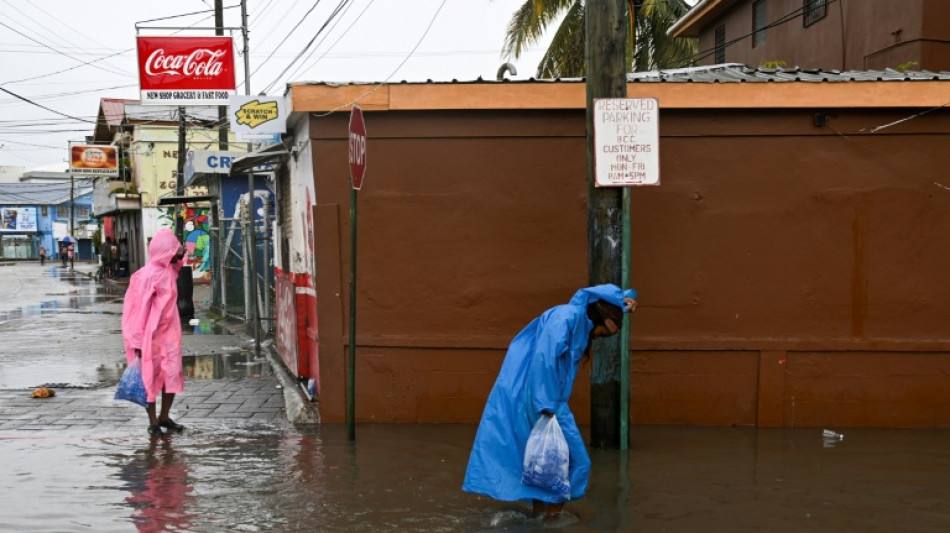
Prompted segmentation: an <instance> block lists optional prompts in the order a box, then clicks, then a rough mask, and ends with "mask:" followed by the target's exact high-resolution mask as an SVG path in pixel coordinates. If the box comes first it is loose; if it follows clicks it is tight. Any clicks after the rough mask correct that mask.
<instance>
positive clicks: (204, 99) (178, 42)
mask: <svg viewBox="0 0 950 533" xmlns="http://www.w3.org/2000/svg"><path fill="white" fill-rule="evenodd" d="M137 43H138V59H139V90H140V93H141V96H140V98H141V103H143V104H156V105H228V99H229V98H231V96H232V95H234V93H235V87H236V85H235V73H234V40H233V39H232V38H231V37H142V36H140V37H138V38H137Z"/></svg>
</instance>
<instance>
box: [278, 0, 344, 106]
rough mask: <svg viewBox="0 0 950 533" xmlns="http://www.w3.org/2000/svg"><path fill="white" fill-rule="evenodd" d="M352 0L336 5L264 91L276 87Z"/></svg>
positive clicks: (341, 0)
mask: <svg viewBox="0 0 950 533" xmlns="http://www.w3.org/2000/svg"><path fill="white" fill-rule="evenodd" d="M350 1H351V0H340V2H339V3H338V4H337V5H336V7H335V8H334V9H333V11H332V12H331V13H330V15H329V17H328V18H327V20H326V22H324V23H323V25H322V26H320V28H319V29H318V30H317V33H315V34H314V35H313V38H311V39H310V41H309V42H307V44H306V46H304V47H303V50H301V51H300V53H298V54H297V56H296V57H294V59H293V60H292V61H291V62H290V64H289V65H287V67H286V68H284V70H282V71H281V73H280V74H278V75H277V77H276V78H275V79H274V81H272V82H270V83H269V84H268V85H267V86H266V87H264V90H263V91H262V92H263V93H264V94H266V93H267V92H268V91H270V90H271V89H272V88H273V87H274V85H276V84H277V82H278V81H280V80H281V79H282V78H283V77H284V74H286V73H287V71H289V70H290V69H291V67H293V66H294V64H295V63H296V62H297V61H298V60H299V59H300V57H301V56H303V54H304V53H306V52H307V50H309V49H310V47H311V46H313V43H314V41H316V40H317V37H319V36H320V34H321V33H323V30H325V29H326V27H327V25H328V24H329V23H330V22H331V21H332V20H333V19H334V18H335V17H336V16H337V15H338V14H339V13H340V10H341V9H342V8H343V7H344V6H346V5H347V4H349V3H350Z"/></svg>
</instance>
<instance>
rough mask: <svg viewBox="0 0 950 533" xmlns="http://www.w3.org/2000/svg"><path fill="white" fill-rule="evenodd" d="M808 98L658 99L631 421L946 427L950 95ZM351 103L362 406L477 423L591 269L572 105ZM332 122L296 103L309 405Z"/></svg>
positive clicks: (326, 351)
mask: <svg viewBox="0 0 950 533" xmlns="http://www.w3.org/2000/svg"><path fill="white" fill-rule="evenodd" d="M814 112H815V110H813V109H801V110H776V109H765V110H729V109H724V110H696V109H694V110H690V109H684V110H664V111H662V112H661V147H660V154H661V169H662V170H661V173H662V174H661V185H660V186H659V187H652V188H639V189H635V190H634V194H633V209H632V235H633V258H632V265H631V269H632V278H633V284H634V286H635V287H636V288H637V289H638V290H639V291H640V298H639V300H640V307H639V309H638V311H637V312H636V314H635V315H634V321H633V326H632V342H631V348H632V350H633V359H632V370H631V380H632V386H631V391H632V398H631V418H632V420H633V422H634V423H645V424H704V425H731V424H736V425H755V424H758V425H763V426H782V425H785V426H791V425H796V426H806V425H822V424H827V425H831V424H835V425H838V426H846V425H884V426H950V410H948V409H946V406H947V404H950V378H948V377H947V376H948V375H950V373H948V372H946V369H947V367H948V366H950V354H948V351H950V335H948V334H947V331H946V329H947V328H946V327H945V320H946V317H948V316H950V282H948V281H947V280H946V279H944V278H945V273H946V272H947V271H948V267H950V249H948V248H947V247H945V246H943V245H942V243H946V242H948V240H950V209H948V208H950V189H946V188H944V187H943V186H950V183H946V180H947V178H946V177H945V169H946V168H950V165H948V163H950V154H948V152H947V150H946V146H947V145H948V144H947V141H948V140H950V138H948V135H950V113H948V112H947V111H946V110H941V111H935V112H931V113H928V114H926V115H924V116H921V117H919V118H917V119H914V120H910V121H906V122H902V123H900V124H897V125H894V126H891V127H888V128H885V129H883V130H880V131H878V132H876V133H870V130H871V129H872V128H873V127H875V126H880V125H884V124H888V123H890V122H893V121H895V120H898V119H900V118H904V117H907V116H909V115H912V114H915V113H917V112H918V110H906V109H879V110H869V111H861V110H854V109H843V108H842V109H830V110H829V109H825V110H823V112H824V113H827V114H828V115H829V117H830V119H829V125H828V126H827V127H816V126H815V125H814ZM364 113H365V115H366V126H367V133H368V138H369V143H368V166H367V174H366V178H365V181H364V186H363V190H362V191H361V192H360V193H359V224H358V228H359V244H358V250H359V256H358V269H359V272H358V308H357V309H358V317H357V325H358V336H357V344H358V349H357V389H358V394H357V401H356V403H357V419H358V421H377V422H422V423H425V422H467V423H471V422H475V421H477V420H478V417H479V415H480V413H481V409H482V407H483V405H484V400H485V398H486V397H487V395H488V392H489V390H490V388H491V385H492V383H493V381H494V378H495V374H496V372H497V370H498V368H500V365H501V360H502V357H503V355H504V351H505V349H506V347H507V344H508V342H509V341H510V339H511V338H512V337H513V336H514V335H515V334H516V333H517V332H518V331H519V330H520V329H521V328H522V327H523V326H524V325H525V324H526V323H527V322H528V321H530V320H531V319H532V318H533V317H535V316H536V315H537V314H539V313H540V312H542V311H543V310H544V309H546V308H548V307H550V306H553V305H556V304H560V303H564V302H566V301H567V300H568V299H569V298H570V296H571V295H572V294H573V292H574V291H575V290H576V289H577V288H578V287H581V286H584V285H586V282H587V266H586V265H587V258H586V254H587V236H586V182H585V180H586V177H585V176H586V171H585V165H586V162H585V160H586V155H585V148H584V112H583V110H579V109H574V110H522V111H518V110H509V111H490V110H481V111H399V112H396V111H376V112H374V111H366V110H364ZM347 120H348V116H347V114H346V113H337V114H334V115H329V116H325V117H313V118H311V119H310V124H311V142H312V149H313V165H314V186H315V191H316V206H315V208H314V229H315V232H316V237H315V241H316V251H315V256H316V270H317V272H316V283H317V297H318V309H319V324H320V336H319V338H320V367H321V379H322V396H321V399H320V407H321V416H322V419H323V420H324V421H326V422H336V421H342V420H343V418H344V413H345V370H344V369H345V359H344V358H345V354H346V349H345V344H346V340H347V339H346V331H347V330H346V327H347V325H346V324H347V317H348V309H347V308H348V296H347V282H348V272H349V263H348V257H349V214H348V213H349V207H348V206H349V177H348V166H347V145H346V141H345V135H346V132H347ZM935 183H936V184H935ZM587 372H588V371H587V369H584V371H583V373H582V376H581V377H579V379H578V387H577V388H576V390H575V394H574V397H573V398H572V407H573V409H574V411H575V414H576V415H577V417H578V419H579V421H580V422H581V423H586V422H587V420H588V419H589V414H588V412H589V399H588V388H587V380H586V376H587V375H588V374H587ZM885 406H886V407H888V408H884V407H885ZM902 413H903V414H902Z"/></svg>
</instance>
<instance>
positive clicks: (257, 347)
mask: <svg viewBox="0 0 950 533" xmlns="http://www.w3.org/2000/svg"><path fill="white" fill-rule="evenodd" d="M241 34H242V35H243V36H244V94H251V72H250V54H249V53H248V44H247V1H246V0H241ZM247 151H248V152H250V151H251V145H250V143H248V145H247ZM247 193H248V209H249V215H250V218H249V219H248V220H249V221H250V224H249V226H250V230H251V234H250V237H251V253H250V254H249V255H248V259H249V261H250V262H249V263H248V266H250V268H251V286H250V289H251V304H252V305H251V308H252V310H253V312H254V315H253V316H254V355H255V356H257V357H260V355H261V321H260V313H259V312H258V309H257V265H256V264H257V260H256V257H255V256H256V255H257V235H256V233H255V232H256V226H255V223H254V219H255V211H256V210H255V209H254V206H255V205H257V204H256V202H255V198H254V174H253V173H249V174H248V175H247ZM264 215H265V216H266V215H267V214H266V213H265V214H264Z"/></svg>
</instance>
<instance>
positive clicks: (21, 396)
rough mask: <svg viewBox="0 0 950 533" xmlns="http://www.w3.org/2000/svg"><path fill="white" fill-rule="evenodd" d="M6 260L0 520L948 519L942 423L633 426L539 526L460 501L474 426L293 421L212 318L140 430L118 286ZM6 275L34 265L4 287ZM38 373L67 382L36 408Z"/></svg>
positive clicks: (588, 522) (225, 524)
mask: <svg viewBox="0 0 950 533" xmlns="http://www.w3.org/2000/svg"><path fill="white" fill-rule="evenodd" d="M7 268H10V267H7ZM14 268H16V269H17V270H5V271H0V274H2V277H0V294H4V295H7V296H9V298H10V299H8V302H9V301H18V302H20V303H21V304H22V305H20V306H19V307H15V306H11V305H5V306H4V307H3V308H2V310H0V313H4V314H3V318H2V319H0V342H2V343H3V345H4V347H5V349H4V350H3V352H2V353H0V457H2V458H3V468H2V469H0V531H15V532H20V531H30V532H57V533H60V532H74V531H75V532H89V531H95V532H136V531H139V532H157V531H193V532H221V531H227V532H232V531H235V532H248V531H249V532H256V531H280V532H296V531H316V532H342V531H347V532H348V531H366V532H376V531H392V532H502V531H513V532H529V531H564V532H603V531H617V532H627V531H631V532H645V533H652V532H684V533H693V532H699V533H705V532H707V531H709V530H715V531H730V532H732V531H740V532H741V531H768V532H789V533H793V532H795V533H797V532H801V531H821V532H836V533H837V532H882V533H883V532H888V533H890V532H895V531H901V532H944V531H948V530H950V511H948V508H947V504H946V502H947V501H948V500H950V487H948V485H947V483H946V479H947V478H948V475H950V431H940V430H877V429H862V428H828V429H830V430H833V431H839V432H840V433H841V436H838V435H828V436H825V435H823V431H822V430H823V429H824V428H794V429H754V428H700V427H689V428H686V427H653V426H651V427H643V426H634V427H632V428H631V435H632V439H633V441H632V445H631V449H630V450H629V451H623V452H621V451H616V450H609V451H605V450H592V451H591V458H592V461H593V469H592V478H591V483H590V491H589V492H588V495H587V497H586V498H584V499H582V500H579V501H576V502H571V503H569V504H568V505H567V510H568V512H567V513H566V514H565V515H563V516H561V517H559V518H557V519H553V520H539V519H535V518H532V517H529V516H527V515H526V512H527V510H528V505H526V504H524V503H519V502H515V503H504V502H497V501H494V500H491V499H487V498H481V497H478V496H476V495H472V494H468V493H464V492H462V490H461V485H462V478H463V475H464V472H465V467H466V464H467V461H468V455H469V451H470V447H471V444H472V440H473V438H474V435H475V429H476V428H475V426H474V425H471V426H469V425H357V431H356V432H357V435H356V441H355V442H350V441H348V440H347V438H346V428H345V426H343V425H322V426H294V425H292V424H290V423H289V422H288V421H287V417H286V415H285V413H284V412H283V410H284V398H283V396H282V390H281V386H280V385H279V384H278V383H277V380H276V379H275V376H274V375H273V373H272V372H271V370H270V367H269V366H268V365H267V364H266V362H262V361H260V360H253V358H250V357H249V356H248V355H247V351H246V349H242V345H243V343H244V341H245V340H244V339H241V338H239V337H235V336H233V335H228V334H223V333H221V332H220V331H218V328H216V327H212V326H211V325H209V324H207V323H203V324H202V325H201V326H199V327H197V328H196V331H189V332H188V333H189V335H188V336H187V338H186V339H185V341H186V342H185V344H186V346H187V347H188V348H187V350H188V351H190V353H189V354H188V355H186V358H185V367H186V374H187V376H188V377H187V378H186V385H185V392H184V393H182V394H181V395H179V398H178V399H176V402H175V407H174V408H173V414H174V416H175V418H176V419H177V420H180V421H181V423H183V424H184V425H185V426H186V427H187V429H186V430H185V432H184V433H183V434H181V435H175V436H172V437H170V438H161V439H155V440H150V439H149V438H148V437H147V435H146V433H145V431H144V430H145V419H144V413H143V412H142V410H141V408H139V407H137V406H134V405H132V404H129V403H128V402H116V401H115V400H113V398H112V395H113V388H114V385H115V383H116V381H117V379H118V376H119V373H120V372H121V370H122V368H123V366H124V355H123V353H122V344H121V335H120V332H119V319H120V317H119V310H120V309H121V297H122V290H121V288H116V287H104V286H101V285H98V284H96V283H94V282H91V281H89V280H88V279H85V278H83V277H81V274H80V275H79V276H76V277H72V276H58V275H57V276H53V275H49V274H48V273H43V272H41V271H40V270H38V269H37V270H35V271H34V270H20V269H23V268H25V266H23V265H20V266H17V267H14ZM14 272H15V273H20V274H21V275H22V276H31V277H29V278H28V279H29V281H26V282H23V280H22V279H20V278H17V279H18V283H19V289H18V290H17V291H16V293H15V294H13V292H14V290H13V289H11V288H10V287H11V285H10V280H11V279H13V278H11V276H10V275H9V274H11V273H14ZM4 291H5V292H4ZM30 291H32V292H33V294H26V295H25V293H29V292H30ZM11 295H12V296H11ZM49 301H54V302H58V303H57V304H56V305H55V306H52V305H47V306H46V307H44V304H43V302H49ZM63 302H65V303H63ZM73 302H75V304H73ZM36 306H39V307H36ZM216 333H217V334H216ZM42 383H60V384H62V386H60V387H57V391H56V392H57V394H56V397H55V398H51V399H48V400H33V399H31V398H30V390H31V388H32V387H35V386H37V385H39V384H42ZM582 429H584V428H582Z"/></svg>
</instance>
